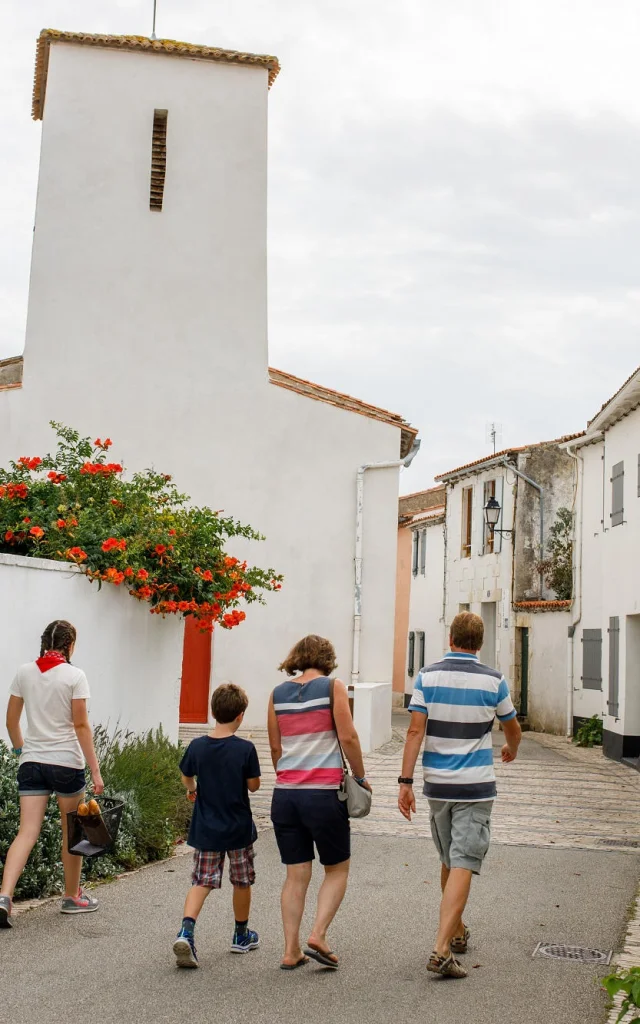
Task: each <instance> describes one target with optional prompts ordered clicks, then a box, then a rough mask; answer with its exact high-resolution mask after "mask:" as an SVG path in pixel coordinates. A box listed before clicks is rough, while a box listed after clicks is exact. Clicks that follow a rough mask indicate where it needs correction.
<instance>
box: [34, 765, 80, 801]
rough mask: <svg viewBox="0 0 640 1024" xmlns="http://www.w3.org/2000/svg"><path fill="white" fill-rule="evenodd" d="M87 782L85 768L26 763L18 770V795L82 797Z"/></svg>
mask: <svg viewBox="0 0 640 1024" xmlns="http://www.w3.org/2000/svg"><path fill="white" fill-rule="evenodd" d="M85 786H86V780H85V775H84V768H69V767H67V766H66V765H62V764H41V763H40V761H25V762H24V763H23V764H21V765H20V767H19V768H18V794H19V795H20V796H51V794H52V793H55V794H56V796H80V794H81V793H84V790H85Z"/></svg>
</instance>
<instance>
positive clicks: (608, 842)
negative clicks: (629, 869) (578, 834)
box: [598, 839, 640, 850]
mask: <svg viewBox="0 0 640 1024" xmlns="http://www.w3.org/2000/svg"><path fill="white" fill-rule="evenodd" d="M598 842H599V843H600V846H620V847H622V849H624V850H638V849H640V840H638V839H599V840H598Z"/></svg>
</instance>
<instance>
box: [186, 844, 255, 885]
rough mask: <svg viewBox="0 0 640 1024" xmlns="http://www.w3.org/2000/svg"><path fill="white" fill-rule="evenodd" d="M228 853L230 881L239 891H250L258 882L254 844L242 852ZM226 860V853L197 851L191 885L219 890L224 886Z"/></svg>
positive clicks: (194, 856) (232, 851)
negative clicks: (256, 881) (254, 864)
mask: <svg viewBox="0 0 640 1024" xmlns="http://www.w3.org/2000/svg"><path fill="white" fill-rule="evenodd" d="M227 853H228V855H229V881H230V882H231V884H232V885H235V886H236V887H237V888H238V889H248V888H249V886H250V885H253V883H254V882H255V880H256V872H255V869H254V866H253V862H254V860H255V852H254V849H253V843H252V844H251V845H250V846H245V847H243V848H242V849H241V850H228V851H227ZM224 858H225V852H224V851H222V853H218V852H216V851H215V850H196V851H195V853H194V855H193V872H192V875H191V884H192V885H201V886H202V887H203V888H204V889H219V888H220V886H221V885H222V869H223V868H224Z"/></svg>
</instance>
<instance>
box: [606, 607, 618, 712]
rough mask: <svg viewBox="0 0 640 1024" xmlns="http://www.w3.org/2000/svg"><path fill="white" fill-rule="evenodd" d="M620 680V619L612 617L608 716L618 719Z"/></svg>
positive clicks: (610, 627)
mask: <svg viewBox="0 0 640 1024" xmlns="http://www.w3.org/2000/svg"><path fill="white" fill-rule="evenodd" d="M619 679H620V619H619V618H618V616H617V615H616V616H614V617H613V618H610V619H609V700H608V701H607V707H608V708H609V714H610V715H613V717H614V718H617V717H618V710H619V704H618V700H619V698H618V691H619Z"/></svg>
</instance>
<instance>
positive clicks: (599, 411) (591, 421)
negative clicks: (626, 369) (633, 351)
mask: <svg viewBox="0 0 640 1024" xmlns="http://www.w3.org/2000/svg"><path fill="white" fill-rule="evenodd" d="M638 372H640V366H637V367H636V369H635V370H634V371H633V373H631V374H630V375H629V376H628V377H627V379H626V380H625V382H624V384H621V385H620V387H619V388H618V390H617V391H616V393H615V395H612V396H611V398H608V399H607V401H606V402H605V403H604V405H602V406H600V408H599V409H598V411H597V413H596V414H595V416H593V417H592V418H591V419H590V420H589V421H588V424H587V425H588V426H590V425H591V424H592V423H593V422H594V420H597V418H598V416H600V414H601V413H603V412H604V410H605V409H606V408H607V406H609V405H611V403H612V402H614V401H615V400H616V398H617V397H618V395H619V394H620V393H621V392H622V391H624V389H625V388H626V386H627V384H630V383H631V381H632V380H633V378H634V377H635V376H636V374H637V373H638Z"/></svg>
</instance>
